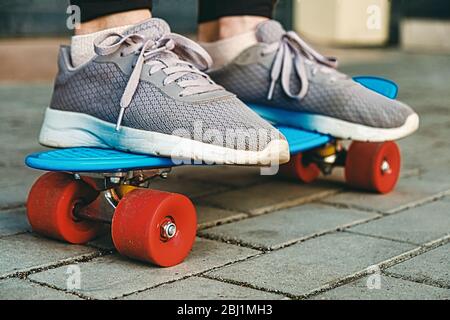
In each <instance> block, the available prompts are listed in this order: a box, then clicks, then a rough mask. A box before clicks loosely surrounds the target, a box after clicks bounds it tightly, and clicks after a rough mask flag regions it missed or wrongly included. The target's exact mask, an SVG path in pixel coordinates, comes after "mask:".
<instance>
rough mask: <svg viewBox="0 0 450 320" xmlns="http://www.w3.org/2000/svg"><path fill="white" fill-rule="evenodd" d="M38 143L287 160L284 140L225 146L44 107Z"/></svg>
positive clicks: (213, 158)
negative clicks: (257, 147)
mask: <svg viewBox="0 0 450 320" xmlns="http://www.w3.org/2000/svg"><path fill="white" fill-rule="evenodd" d="M39 143H41V144H42V145H45V146H49V147H55V148H70V147H98V148H113V149H118V150H122V151H127V152H133V153H142V154H149V155H155V156H163V157H171V158H172V159H174V160H176V161H182V163H192V162H189V161H197V162H198V161H203V162H205V163H208V164H236V165H258V166H271V165H274V164H282V163H286V162H288V161H289V157H290V155H289V145H288V143H287V141H286V140H272V141H271V142H270V143H269V144H268V145H267V146H266V148H265V149H264V150H262V151H245V150H235V149H232V148H226V147H222V146H218V145H212V144H208V143H203V142H201V141H196V140H192V139H187V138H183V137H179V136H175V135H168V134H162V133H158V132H150V131H144V130H139V129H133V128H129V127H121V128H120V130H119V131H116V130H115V125H114V124H112V123H109V122H106V121H103V120H100V119H98V118H95V117H93V116H90V115H87V114H82V113H77V112H70V111H61V110H55V109H50V108H47V109H46V111H45V118H44V123H43V124H42V128H41V132H40V135H39Z"/></svg>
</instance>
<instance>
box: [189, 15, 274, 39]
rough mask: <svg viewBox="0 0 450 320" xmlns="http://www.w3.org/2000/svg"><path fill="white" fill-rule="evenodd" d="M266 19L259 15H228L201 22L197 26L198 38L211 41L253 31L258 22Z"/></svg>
mask: <svg viewBox="0 0 450 320" xmlns="http://www.w3.org/2000/svg"><path fill="white" fill-rule="evenodd" d="M266 20H268V18H266V17H260V16H229V17H222V18H220V19H218V20H215V21H210V22H205V23H201V24H200V25H199V27H198V40H199V41H203V42H213V41H218V40H223V39H227V38H231V37H234V36H237V35H240V34H243V33H246V32H249V31H254V30H255V29H256V26H257V25H258V24H259V23H261V22H263V21H266Z"/></svg>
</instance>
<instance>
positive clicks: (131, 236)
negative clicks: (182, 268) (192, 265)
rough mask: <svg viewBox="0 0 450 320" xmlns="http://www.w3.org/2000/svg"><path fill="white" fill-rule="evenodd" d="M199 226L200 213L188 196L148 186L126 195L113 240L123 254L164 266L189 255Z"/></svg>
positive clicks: (116, 215) (115, 221)
mask: <svg viewBox="0 0 450 320" xmlns="http://www.w3.org/2000/svg"><path fill="white" fill-rule="evenodd" d="M196 229H197V215H196V212H195V208H194V205H193V204H192V202H191V201H190V200H189V199H188V198H187V197H185V196H183V195H180V194H175V193H168V192H162V191H156V190H147V189H135V190H133V191H130V192H128V193H127V194H125V196H124V197H123V198H122V200H121V201H120V202H119V205H118V206H117V208H116V211H115V213H114V216H113V220H112V238H113V242H114V245H115V247H116V249H117V250H118V251H119V252H120V253H121V254H123V255H125V256H128V257H130V258H135V259H138V260H142V261H147V262H152V263H154V264H156V265H159V266H162V267H170V266H174V265H176V264H179V263H181V262H182V261H183V260H184V259H185V258H186V257H187V255H188V254H189V251H190V250H191V248H192V246H193V244H194V241H195V234H196Z"/></svg>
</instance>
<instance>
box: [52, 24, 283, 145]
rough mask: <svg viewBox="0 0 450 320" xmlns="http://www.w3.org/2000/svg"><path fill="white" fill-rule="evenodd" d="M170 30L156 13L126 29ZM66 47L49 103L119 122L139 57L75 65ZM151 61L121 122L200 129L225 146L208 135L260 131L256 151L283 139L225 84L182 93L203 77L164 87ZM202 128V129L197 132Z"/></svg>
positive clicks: (163, 129)
mask: <svg viewBox="0 0 450 320" xmlns="http://www.w3.org/2000/svg"><path fill="white" fill-rule="evenodd" d="M168 32H170V29H169V27H168V25H167V24H166V23H165V22H164V21H162V20H160V19H151V20H148V21H147V22H144V23H143V24H141V25H138V26H136V27H134V28H133V30H129V31H127V32H125V34H133V33H140V34H142V35H143V36H144V37H147V38H151V37H153V38H154V39H155V40H156V39H158V38H160V37H161V36H162V35H164V34H167V33H168ZM63 53H64V50H62V54H61V55H60V61H59V65H60V71H59V74H58V76H57V79H56V81H55V88H54V93H53V97H52V101H51V106H50V107H51V108H52V109H58V110H64V111H72V112H79V113H84V114H88V115H91V116H94V117H96V118H99V119H101V120H104V121H107V122H110V123H116V121H117V117H118V112H119V109H120V104H121V99H122V95H123V92H124V90H125V89H126V87H127V83H128V82H129V78H130V75H129V74H128V73H127V71H126V70H132V69H133V65H132V64H133V63H135V60H129V59H128V60H121V59H120V58H119V57H118V55H117V54H116V55H115V54H111V55H110V56H108V55H107V56H105V57H100V58H94V59H93V60H92V61H90V62H88V63H86V64H85V65H83V66H80V67H79V68H76V69H71V68H69V67H67V66H66V64H65V62H64V60H65V57H64V54H63ZM136 55H137V54H136ZM164 55H166V56H164ZM167 56H168V57H167ZM162 57H164V58H169V59H175V54H174V53H171V52H169V53H167V52H161V53H160V54H159V55H157V56H156V57H155V60H158V59H161V60H162V59H163V58H162ZM130 64H131V66H130ZM175 66H177V65H175ZM151 67H152V66H144V68H143V69H142V74H141V75H140V80H139V83H138V84H137V87H136V89H135V90H134V91H133V95H132V99H131V102H130V103H129V106H128V107H127V109H126V111H125V113H124V117H123V120H122V122H121V124H122V125H123V126H126V127H130V128H134V129H141V130H146V131H153V132H158V133H163V134H169V135H170V134H174V132H175V134H176V132H177V131H178V130H183V131H185V132H188V133H189V135H190V136H191V138H194V139H198V138H196V135H198V134H200V135H201V138H200V139H202V141H203V142H206V143H213V144H217V145H224V146H225V141H223V142H221V141H220V140H216V139H213V138H211V137H209V138H208V137H205V136H204V135H208V133H207V132H208V131H210V132H219V133H220V134H222V136H224V137H226V136H227V132H226V131H227V130H231V131H234V132H240V133H242V134H243V135H246V136H247V135H254V134H255V132H257V134H258V139H259V140H258V143H257V144H256V145H255V144H251V143H248V142H247V141H246V142H247V143H246V145H245V148H246V150H251V151H259V150H262V149H263V148H264V147H265V146H266V145H267V143H269V142H270V141H271V140H272V139H280V137H281V136H280V134H279V133H276V134H275V135H274V132H277V131H276V129H275V128H273V127H272V126H271V125H270V124H269V123H267V122H266V121H265V120H263V119H261V118H260V117H259V116H258V115H257V114H256V113H255V112H253V111H252V110H250V109H249V108H248V107H247V106H246V105H245V104H244V103H242V102H241V101H240V100H239V99H238V98H236V96H234V95H233V94H230V93H229V92H227V91H225V90H224V89H223V88H221V87H218V86H216V88H215V89H214V90H212V91H210V92H206V93H201V92H200V93H196V94H192V95H190V96H188V97H180V96H178V94H177V93H179V92H180V90H182V89H183V88H181V87H178V85H177V82H178V83H179V81H186V80H187V81H189V80H196V79H198V78H199V77H204V76H203V75H201V74H199V73H198V72H197V73H186V74H184V75H183V76H182V77H180V78H179V79H177V81H175V82H174V83H172V84H171V85H170V86H168V87H171V89H170V90H164V88H163V86H162V85H160V84H158V83H155V78H152V77H151V76H149V74H148V70H149V69H150V68H151ZM154 77H156V78H157V79H164V78H165V77H167V76H166V74H164V70H159V71H158V72H156V73H155V74H154ZM152 79H153V80H152ZM199 130H201V131H200V132H198V131H199ZM263 132H264V134H263ZM281 139H284V138H283V137H281ZM227 147H230V146H229V145H227ZM233 147H234V148H238V147H239V146H233ZM241 148H242V147H241Z"/></svg>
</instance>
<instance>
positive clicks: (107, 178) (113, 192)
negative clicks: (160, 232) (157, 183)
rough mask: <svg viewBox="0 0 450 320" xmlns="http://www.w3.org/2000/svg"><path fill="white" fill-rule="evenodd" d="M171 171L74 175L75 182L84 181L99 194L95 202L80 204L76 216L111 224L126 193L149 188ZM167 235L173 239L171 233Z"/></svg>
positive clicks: (164, 169)
mask: <svg viewBox="0 0 450 320" xmlns="http://www.w3.org/2000/svg"><path fill="white" fill-rule="evenodd" d="M170 171H171V168H158V169H151V170H133V171H128V172H112V173H97V172H86V173H73V177H74V179H75V180H81V181H84V182H86V183H87V184H89V185H90V186H91V187H93V188H94V189H95V190H97V191H98V192H99V195H98V196H97V198H95V200H94V201H93V202H91V203H89V204H85V205H82V204H78V205H77V206H76V208H75V210H74V216H75V217H77V218H80V219H88V220H93V221H101V222H104V223H111V222H112V218H113V215H114V210H115V209H116V207H117V205H118V204H119V202H120V200H121V198H122V197H123V196H124V195H125V194H126V193H128V192H130V191H132V190H133V189H135V188H149V187H150V181H151V180H152V179H155V178H157V177H160V178H162V179H166V178H167V177H168V174H169V172H170ZM167 235H168V238H171V236H170V232H169V233H167Z"/></svg>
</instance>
